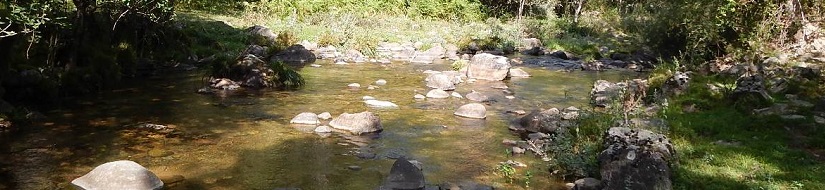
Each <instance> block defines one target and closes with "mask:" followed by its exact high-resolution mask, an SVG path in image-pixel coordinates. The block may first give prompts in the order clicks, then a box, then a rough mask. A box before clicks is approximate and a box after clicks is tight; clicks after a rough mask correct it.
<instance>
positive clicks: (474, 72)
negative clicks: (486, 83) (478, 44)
mask: <svg viewBox="0 0 825 190" xmlns="http://www.w3.org/2000/svg"><path fill="white" fill-rule="evenodd" d="M508 72H510V62H509V61H507V58H506V57H503V56H496V55H492V54H488V53H482V54H477V55H475V56H473V58H472V59H471V60H470V63H469V66H468V68H467V77H468V78H471V79H481V80H490V81H500V80H504V78H506V77H507V73H508Z"/></svg>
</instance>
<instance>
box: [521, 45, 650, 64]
mask: <svg viewBox="0 0 825 190" xmlns="http://www.w3.org/2000/svg"><path fill="white" fill-rule="evenodd" d="M523 44H525V47H524V50H522V51H521V54H524V55H531V56H535V57H528V58H524V59H523V60H522V62H523V63H525V64H531V65H538V66H542V67H547V68H549V69H552V70H565V71H573V70H590V71H602V70H607V69H629V70H643V69H650V68H653V67H654V65H653V63H654V61H655V60H656V57H654V56H652V53H650V52H647V51H636V52H633V53H610V54H608V52H609V50H608V49H607V48H606V47H602V48H601V49H600V52H599V53H601V54H602V56H603V57H604V58H602V59H598V60H593V61H587V62H584V61H582V60H580V59H579V58H578V57H576V55H574V54H572V53H569V52H566V51H562V50H548V49H545V48H544V47H542V46H541V42H540V41H539V40H538V39H534V38H528V39H524V42H523Z"/></svg>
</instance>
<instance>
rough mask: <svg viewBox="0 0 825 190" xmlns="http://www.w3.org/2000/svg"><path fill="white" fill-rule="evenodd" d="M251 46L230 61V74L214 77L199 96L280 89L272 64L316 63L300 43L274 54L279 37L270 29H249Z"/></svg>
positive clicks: (260, 27)
mask: <svg viewBox="0 0 825 190" xmlns="http://www.w3.org/2000/svg"><path fill="white" fill-rule="evenodd" d="M246 32H247V34H248V35H249V36H250V41H249V42H250V44H249V45H248V46H247V47H246V49H244V50H243V51H241V53H240V54H239V55H238V57H237V58H235V59H234V60H232V61H230V64H229V67H228V72H226V73H223V74H220V73H216V74H218V75H216V76H212V79H210V84H209V86H207V87H205V88H202V89H199V90H198V92H199V93H211V92H214V91H215V90H235V89H238V88H240V87H247V88H267V87H278V85H280V84H279V83H277V82H275V81H274V79H276V78H277V74H278V73H276V71H274V70H273V69H272V68H271V67H270V65H271V64H273V63H284V64H286V65H289V66H293V67H303V65H304V64H309V63H313V62H315V59H316V58H315V54H313V53H312V52H311V51H309V50H307V49H306V48H304V46H302V45H300V44H296V45H292V46H289V47H287V48H286V49H284V50H283V51H280V52H274V53H271V49H272V48H273V46H277V45H278V44H277V37H278V36H277V35H276V34H275V33H273V32H272V30H270V29H269V28H267V27H264V26H259V25H256V26H252V27H250V28H248V29H247V30H246Z"/></svg>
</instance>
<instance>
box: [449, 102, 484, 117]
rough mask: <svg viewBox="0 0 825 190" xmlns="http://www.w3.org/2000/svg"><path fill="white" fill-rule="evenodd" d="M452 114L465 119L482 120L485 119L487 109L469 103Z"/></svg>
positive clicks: (477, 104)
mask: <svg viewBox="0 0 825 190" xmlns="http://www.w3.org/2000/svg"><path fill="white" fill-rule="evenodd" d="M453 114H455V115H457V116H461V117H467V118H474V119H484V118H487V108H485V107H484V105H482V104H479V103H470V104H466V105H463V106H461V107H459V108H458V110H456V111H455V113H453Z"/></svg>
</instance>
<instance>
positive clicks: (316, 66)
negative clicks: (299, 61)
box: [309, 64, 321, 68]
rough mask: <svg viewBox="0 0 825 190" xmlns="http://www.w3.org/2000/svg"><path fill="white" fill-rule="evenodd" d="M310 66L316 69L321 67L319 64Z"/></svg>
mask: <svg viewBox="0 0 825 190" xmlns="http://www.w3.org/2000/svg"><path fill="white" fill-rule="evenodd" d="M309 66H310V67H315V68H318V67H321V65H318V64H312V65H309Z"/></svg>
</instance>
